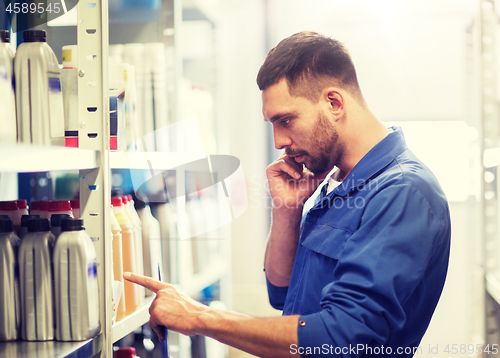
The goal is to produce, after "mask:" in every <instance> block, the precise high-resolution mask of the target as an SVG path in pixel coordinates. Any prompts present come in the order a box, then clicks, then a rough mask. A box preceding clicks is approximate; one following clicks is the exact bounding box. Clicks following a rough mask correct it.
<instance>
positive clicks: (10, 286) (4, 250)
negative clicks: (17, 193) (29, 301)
mask: <svg viewBox="0 0 500 358" xmlns="http://www.w3.org/2000/svg"><path fill="white" fill-rule="evenodd" d="M19 243H20V240H19V238H18V237H17V236H16V234H15V233H14V227H13V225H12V220H10V219H0V262H1V263H2V264H1V265H0V287H1V290H2V294H1V295H0V341H13V340H16V339H18V338H19V333H20V329H21V312H20V301H19V277H18V272H17V270H18V266H17V251H18V248H19Z"/></svg>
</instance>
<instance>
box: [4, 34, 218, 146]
mask: <svg viewBox="0 0 500 358" xmlns="http://www.w3.org/2000/svg"><path fill="white" fill-rule="evenodd" d="M9 40H10V34H9V32H8V31H0V98H1V101H2V109H3V113H4V118H5V120H4V121H3V125H2V127H1V128H0V143H14V142H16V141H17V142H20V143H32V144H39V145H65V146H67V147H78V130H79V120H78V113H79V112H78V81H79V80H84V79H83V78H80V79H79V71H78V63H77V58H78V53H77V51H78V47H77V46H76V45H71V46H64V47H63V64H62V68H60V65H59V64H58V61H57V58H56V56H55V54H54V52H53V51H52V49H51V48H50V47H49V45H48V44H47V42H46V33H45V31H43V30H27V31H24V32H23V40H24V42H23V43H22V44H20V45H19V47H18V49H17V51H16V52H14V51H13V50H12V47H11V45H10V43H9ZM170 50H171V49H170ZM110 54H111V55H110V57H109V97H110V103H109V105H110V113H109V116H110V148H111V149H112V150H132V151H133V150H137V149H139V148H140V150H144V151H173V150H177V151H184V150H185V149H186V148H183V147H182V146H183V145H187V143H184V142H186V141H184V140H179V136H178V135H177V133H176V132H175V130H169V129H168V125H169V124H171V123H173V122H174V121H171V120H169V108H168V103H169V102H168V100H167V97H168V93H169V92H170V93H173V90H174V89H173V88H169V87H168V86H167V83H173V81H172V78H173V75H172V74H170V75H169V72H168V71H167V68H173V65H172V64H170V65H169V64H168V59H169V58H172V56H171V54H170V53H169V49H168V48H165V46H164V44H163V43H148V44H126V45H112V46H110ZM170 77H172V78H170ZM169 78H170V82H169ZM85 81H86V82H85V83H86V85H88V86H96V85H97V82H95V81H87V80H85ZM179 94H180V95H179V98H180V101H181V106H180V115H179V116H180V117H179V118H180V119H189V118H195V119H196V123H197V126H198V131H199V133H200V134H201V135H202V140H203V145H204V148H205V150H206V151H207V152H208V153H215V152H216V140H215V137H216V136H215V132H214V130H215V123H214V118H213V100H212V96H211V94H210V92H209V91H207V90H206V89H204V88H202V87H199V86H192V85H191V84H190V83H189V81H187V80H183V81H182V82H181V86H180V88H179ZM194 104H196V105H194ZM97 109H98V108H97V107H88V108H87V110H88V111H91V112H92V111H94V112H95V111H97ZM187 135H189V133H185V136H187ZM143 140H144V142H143Z"/></svg>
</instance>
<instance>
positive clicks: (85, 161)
mask: <svg viewBox="0 0 500 358" xmlns="http://www.w3.org/2000/svg"><path fill="white" fill-rule="evenodd" d="M0 153H2V156H1V157H0V171H3V172H17V173H27V172H48V171H53V170H78V169H91V168H95V167H96V166H97V155H98V153H97V152H96V151H95V150H90V149H79V148H65V147H55V146H38V145H27V144H13V145H0Z"/></svg>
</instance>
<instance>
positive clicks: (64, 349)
mask: <svg viewBox="0 0 500 358" xmlns="http://www.w3.org/2000/svg"><path fill="white" fill-rule="evenodd" d="M101 350H102V333H100V334H99V335H97V336H96V337H95V338H93V339H89V340H86V341H83V342H58V341H47V342H27V341H15V342H2V343H0V356H1V357H15V358H32V357H50V358H91V357H93V356H95V355H96V354H98V353H99V352H100V351H101Z"/></svg>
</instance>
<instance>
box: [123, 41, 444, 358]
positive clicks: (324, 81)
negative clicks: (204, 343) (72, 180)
mask: <svg viewBox="0 0 500 358" xmlns="http://www.w3.org/2000/svg"><path fill="white" fill-rule="evenodd" d="M257 83H258V85H259V88H260V89H261V91H262V100H263V114H264V118H265V120H266V121H268V122H271V123H272V125H273V130H274V141H275V146H276V148H277V149H283V150H284V153H283V155H282V156H281V157H280V158H279V159H278V160H277V161H275V162H274V163H272V164H271V165H270V166H269V167H268V168H267V177H268V182H269V188H270V193H271V197H272V199H273V208H272V224H271V232H270V235H269V239H268V244H267V249H266V254H265V272H266V277H267V282H268V290H269V298H270V302H271V304H272V305H273V306H274V307H275V308H278V309H282V310H283V316H281V317H276V318H254V317H250V316H246V315H243V314H239V313H235V312H221V311H217V310H213V309H210V308H208V307H206V306H204V305H201V304H199V303H197V302H195V301H193V300H191V299H190V298H189V297H186V296H185V295H183V294H182V293H181V292H179V291H177V290H175V289H174V288H173V287H172V286H170V285H167V284H163V283H159V282H156V281H154V280H151V279H149V278H142V277H139V276H137V275H132V276H129V275H125V278H126V279H129V280H132V281H133V282H136V283H139V284H142V285H144V286H146V287H148V288H152V289H153V290H154V291H156V292H157V297H156V299H155V300H154V301H153V303H152V305H151V308H150V313H151V320H150V325H151V326H152V328H153V329H154V330H155V331H156V332H157V333H158V335H159V336H160V337H162V335H163V333H162V330H161V329H159V326H161V325H164V326H167V327H168V328H169V329H172V330H175V331H178V332H181V333H184V334H200V335H206V336H209V337H212V338H215V339H217V340H219V341H221V342H223V343H226V344H229V345H232V346H234V347H237V348H240V349H243V350H245V351H247V352H250V353H252V354H255V355H257V356H262V357H289V356H297V355H299V354H300V355H303V356H310V357H316V356H333V355H339V356H346V357H347V356H351V357H352V356H380V355H397V356H402V357H411V356H412V355H413V354H415V353H416V352H417V350H416V349H417V347H418V345H419V343H420V340H421V339H422V336H423V335H424V333H425V330H426V329H427V326H428V324H429V322H430V319H431V316H432V314H433V312H434V309H435V307H436V305H437V302H438V299H439V296H440V294H441V291H442V288H443V285H444V281H445V276H446V271H447V265H448V257H449V248H450V217H449V210H448V204H447V201H446V198H445V196H444V194H443V192H442V190H441V188H440V186H439V184H438V183H437V181H436V179H435V177H434V176H433V175H432V173H431V172H430V171H429V169H428V168H427V167H425V165H424V164H422V163H421V162H420V161H419V160H418V159H417V158H416V157H415V156H414V155H413V154H412V153H411V151H410V150H409V149H407V147H406V144H405V141H404V137H403V134H402V132H401V130H400V129H399V128H392V129H388V128H386V127H385V126H384V125H383V124H382V123H381V122H380V121H379V120H378V119H377V118H376V117H375V116H374V115H373V113H372V112H371V111H370V110H369V108H368V106H367V105H366V103H365V101H364V99H363V96H362V94H361V90H360V88H359V85H358V81H357V77H356V72H355V69H354V65H353V63H352V60H351V58H350V56H349V54H348V52H347V50H346V49H345V48H344V47H343V45H342V44H340V43H339V42H338V41H335V40H333V39H330V38H327V37H324V36H322V35H320V34H317V33H312V32H302V33H298V34H295V35H292V36H290V37H289V38H287V39H285V40H283V41H282V42H280V43H279V44H278V45H277V46H276V47H275V48H274V49H272V50H271V51H270V52H269V54H268V55H267V58H266V60H265V62H264V64H263V65H262V67H261V69H260V71H259V74H258V77H257ZM335 168H336V170H335V171H334V172H333V174H332V176H331V178H330V181H329V184H328V185H324V186H323V187H322V189H321V193H320V194H319V196H318V198H317V199H316V201H315V203H314V206H313V207H312V208H311V209H310V210H309V211H307V212H304V213H303V211H305V210H304V209H303V207H304V203H305V201H306V200H307V199H308V198H309V197H310V196H311V195H312V194H313V192H314V191H315V189H316V188H317V186H318V184H319V183H320V182H321V181H322V180H323V179H325V178H326V177H327V175H328V174H329V173H330V172H331V171H332V170H333V169H335ZM335 185H337V186H335Z"/></svg>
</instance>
